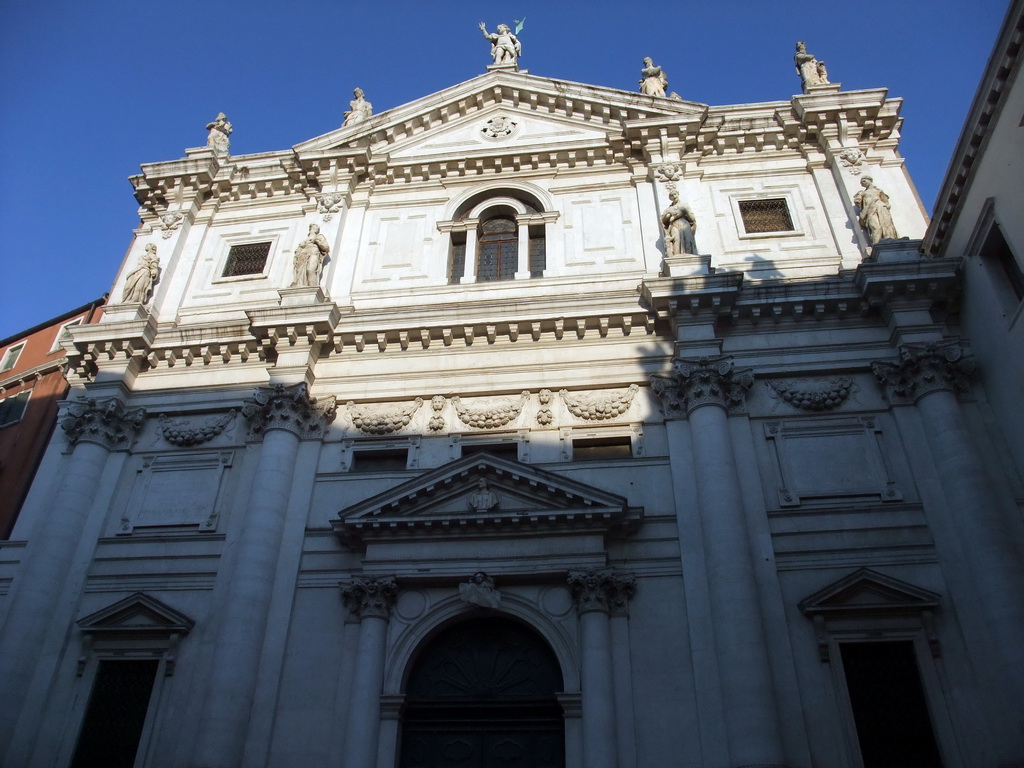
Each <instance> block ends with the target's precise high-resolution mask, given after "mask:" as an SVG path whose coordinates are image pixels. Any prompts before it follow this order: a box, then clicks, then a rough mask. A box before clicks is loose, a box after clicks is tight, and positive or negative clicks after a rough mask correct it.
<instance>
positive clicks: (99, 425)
mask: <svg viewBox="0 0 1024 768" xmlns="http://www.w3.org/2000/svg"><path fill="white" fill-rule="evenodd" d="M145 418H146V411H145V409H143V408H128V407H127V406H125V404H124V403H122V402H121V401H120V400H118V399H117V398H116V397H112V398H110V399H109V400H93V399H88V400H80V401H78V402H75V403H71V405H69V406H68V409H67V411H66V412H65V414H64V418H63V419H62V420H61V423H60V426H61V428H62V429H63V430H64V432H66V433H67V436H68V442H69V443H70V444H71V445H73V446H74V445H78V443H95V444H96V445H102V446H103V447H104V448H106V449H107V450H111V451H113V450H118V449H124V448H128V447H129V446H130V445H131V442H132V439H133V438H134V437H135V434H136V433H137V432H138V430H139V429H140V428H141V427H142V423H143V421H144V420H145Z"/></svg>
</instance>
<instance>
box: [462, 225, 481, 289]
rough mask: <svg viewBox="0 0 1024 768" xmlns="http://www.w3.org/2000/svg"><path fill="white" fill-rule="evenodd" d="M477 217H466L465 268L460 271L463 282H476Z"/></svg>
mask: <svg viewBox="0 0 1024 768" xmlns="http://www.w3.org/2000/svg"><path fill="white" fill-rule="evenodd" d="M479 223H480V220H479V219H466V268H465V271H463V273H462V281H461V282H463V283H475V282H476V232H477V225H478V224H479Z"/></svg>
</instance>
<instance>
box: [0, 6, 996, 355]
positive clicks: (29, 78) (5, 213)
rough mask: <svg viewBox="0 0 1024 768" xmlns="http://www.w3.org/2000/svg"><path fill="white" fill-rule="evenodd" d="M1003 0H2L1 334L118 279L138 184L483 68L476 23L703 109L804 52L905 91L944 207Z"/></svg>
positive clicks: (561, 68)
mask: <svg viewBox="0 0 1024 768" xmlns="http://www.w3.org/2000/svg"><path fill="white" fill-rule="evenodd" d="M1006 8H1007V4H1006V2H1005V0H975V2H973V3H972V4H971V5H970V7H969V10H968V7H967V5H966V4H965V3H963V2H957V1H955V0H929V1H927V2H926V1H925V0H902V2H901V0H889V1H888V2H881V1H876V0H862V1H861V2H850V3H836V2H830V1H829V0H819V2H816V3H810V2H790V1H789V0H777V1H776V2H774V3H766V2H763V1H762V2H748V1H747V0H719V2H710V1H708V0H691V1H687V0H678V1H677V2H669V1H666V0H662V2H658V3H655V2H650V0H648V2H645V3H638V2H632V3H630V2H614V3H613V2H604V1H603V0H596V1H594V2H589V3H587V4H585V5H584V4H575V3H558V2H552V1H551V0H548V1H547V2H535V1H534V0H521V1H518V2H507V3H506V2H494V3H486V2H475V3H466V2H456V1H454V0H453V1H452V2H436V1H435V2H430V0H426V1H424V0H419V2H412V1H410V0H390V2H387V3H384V2H376V3H371V2H349V0H332V1H330V2H327V1H325V0H318V1H317V2H314V1H313V0H288V1H287V2H285V1H284V0H280V1H278V2H275V1H273V0H248V1H247V2H241V1H240V0H203V1H202V2H194V1H193V0H178V1H177V2H172V3H152V2H145V0H133V1H132V2H121V1H120V0H90V1H88V2H84V1H83V0H53V1H52V2H46V3H41V2H29V1H28V0H0V249H2V250H0V253H2V259H3V264H4V270H3V275H4V277H3V280H2V281H0V338H3V337H6V336H8V335H10V334H13V333H16V332H18V331H20V330H22V329H25V328H28V327H30V326H32V325H35V324H36V323H39V322H42V321H44V320H46V319H48V318H50V317H53V316H55V315H58V314H60V313H62V312H64V311H65V310H67V309H71V308H73V307H76V306H78V305H80V304H84V303H86V302H88V301H90V300H91V299H93V298H96V297H98V296H99V295H101V294H103V293H104V292H106V291H108V290H109V289H110V285H111V283H112V281H113V279H114V275H115V272H116V270H117V268H118V266H119V265H120V263H121V260H122V258H123V256H124V254H125V251H126V250H127V248H128V246H129V245H130V243H131V238H132V229H133V228H134V227H135V226H137V224H138V215H137V204H136V202H135V200H134V198H133V197H132V188H131V185H130V184H129V183H128V181H127V177H128V176H129V175H131V174H133V173H137V172H138V168H139V165H140V164H141V163H149V162H157V161H162V160H172V159H176V158H179V157H183V156H184V148H185V147H192V146H199V145H202V144H203V143H205V140H206V131H205V125H206V123H207V122H208V121H210V120H212V119H213V118H214V116H215V115H216V114H217V112H218V111H224V112H226V113H227V115H228V117H229V119H230V120H231V122H232V123H233V124H234V128H235V132H234V135H233V136H232V153H233V154H245V153H250V152H266V151H272V150H279V149H284V148H287V147H291V146H293V145H295V144H298V143H300V142H302V141H305V140H307V139H310V138H312V137H314V136H317V135H320V134H322V133H326V132H327V131H330V130H333V129H335V128H337V127H338V126H339V125H340V123H341V120H342V113H343V111H344V109H345V108H346V105H347V103H348V100H349V99H350V98H351V92H352V88H353V87H355V86H360V87H362V88H363V89H364V90H365V91H366V96H367V98H368V99H369V100H370V101H372V102H373V105H374V109H375V111H376V112H381V111H383V110H385V109H388V108H391V107H394V106H397V105H399V104H403V103H405V102H408V101H411V100H413V99H416V98H419V97H421V96H425V95H427V94H429V93H432V92H434V91H438V90H441V89H442V88H446V87H448V86H450V85H454V84H455V83H458V82H461V81H463V80H467V79H469V78H471V77H474V76H476V75H478V74H481V73H482V72H483V71H484V67H485V65H486V64H488V63H489V56H488V50H489V46H488V44H487V42H486V41H485V40H484V39H483V37H482V36H481V34H480V31H479V30H478V29H477V24H478V23H479V22H480V21H485V22H487V25H488V28H489V29H491V30H493V28H494V27H496V26H497V24H498V23H500V22H506V23H512V20H513V19H521V18H523V17H524V16H525V17H526V25H525V28H524V30H523V32H522V34H521V35H520V38H521V41H522V44H523V58H522V60H521V62H520V63H521V66H523V67H525V68H527V69H529V70H530V72H531V73H532V74H536V75H543V76H547V77H555V78H562V79H566V80H574V81H578V82H585V83H593V84H597V85H602V86H608V87H612V88H622V89H625V90H630V91H632V90H635V89H636V87H637V79H638V76H639V69H640V66H641V60H642V59H643V57H644V56H651V57H652V58H653V59H654V61H655V63H657V64H659V65H661V66H662V67H663V68H664V70H665V72H666V73H667V74H668V78H669V89H670V90H674V91H678V93H679V94H680V95H681V96H682V97H683V98H684V99H686V100H688V101H696V102H701V103H705V104H739V103H746V102H761V101H778V100H786V99H789V98H790V97H791V96H792V95H793V94H794V93H797V92H799V85H800V84H799V78H798V77H797V75H796V72H795V70H794V68H793V58H792V57H793V45H794V43H795V42H796V41H797V40H806V41H807V48H808V51H809V52H810V53H811V54H813V55H815V56H816V57H817V58H819V59H821V60H824V61H825V62H827V64H828V71H829V76H830V78H831V79H832V81H833V82H841V83H842V84H843V89H844V90H854V89H859V88H877V87H887V88H888V89H889V94H890V96H894V97H901V98H903V99H904V105H903V113H902V114H903V116H904V118H905V124H904V129H903V141H902V144H901V152H902V154H903V156H904V157H906V158H907V167H908V168H909V170H910V174H911V176H912V177H913V179H914V181H915V183H916V185H917V188H918V190H919V192H920V195H921V198H922V200H923V202H924V204H925V206H926V208H927V209H928V210H929V211H930V210H931V208H932V206H933V203H934V200H935V196H936V194H937V193H938V187H939V184H940V183H941V181H942V177H943V174H944V173H945V170H946V166H947V164H948V161H949V156H950V154H951V152H952V149H953V146H954V144H955V142H956V140H957V137H958V136H959V133H960V129H961V127H962V124H963V120H964V117H965V115H966V112H967V109H968V107H969V105H970V101H971V99H972V97H973V95H974V91H975V89H976V87H977V84H978V80H979V78H980V76H981V73H982V71H983V69H984V67H985V63H986V62H987V60H988V56H989V53H990V51H991V48H992V45H993V43H994V42H995V37H996V33H997V31H998V28H999V25H1000V23H1001V21H1002V18H1003V15H1004V14H1005V12H1006Z"/></svg>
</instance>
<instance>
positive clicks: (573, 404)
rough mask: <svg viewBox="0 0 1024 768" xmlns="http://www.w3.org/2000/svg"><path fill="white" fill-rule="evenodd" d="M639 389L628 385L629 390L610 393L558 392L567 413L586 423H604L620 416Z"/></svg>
mask: <svg viewBox="0 0 1024 768" xmlns="http://www.w3.org/2000/svg"><path fill="white" fill-rule="evenodd" d="M639 389H640V387H638V386H637V385H636V384H630V386H629V389H626V390H616V391H612V392H579V393H576V394H571V393H570V392H569V390H567V389H563V390H560V391H559V392H558V394H559V395H560V396H561V398H562V401H563V402H564V403H565V405H566V407H567V408H568V409H569V413H571V414H572V415H573V416H575V417H576V418H579V419H585V420H587V421H605V420H607V419H614V418H615V417H616V416H621V415H622V414H624V413H625V412H626V411H628V410H629V406H631V405H632V404H633V397H634V395H636V393H637V391H638V390H639Z"/></svg>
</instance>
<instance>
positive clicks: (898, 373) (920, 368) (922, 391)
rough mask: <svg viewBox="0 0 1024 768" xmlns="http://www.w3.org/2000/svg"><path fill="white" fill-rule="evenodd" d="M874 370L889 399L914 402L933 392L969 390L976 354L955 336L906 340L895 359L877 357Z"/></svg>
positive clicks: (899, 401) (895, 401) (896, 401)
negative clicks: (918, 341) (970, 354)
mask: <svg viewBox="0 0 1024 768" xmlns="http://www.w3.org/2000/svg"><path fill="white" fill-rule="evenodd" d="M871 370H872V371H874V374H875V377H876V378H877V379H878V381H879V383H880V384H881V385H882V386H883V387H885V394H886V396H887V397H888V398H889V402H890V403H894V404H900V403H914V402H916V401H917V400H919V399H920V398H922V397H924V396H925V395H927V394H929V393H930V392H937V391H940V390H946V391H948V392H952V393H954V394H959V393H961V392H966V391H967V390H968V389H969V388H970V383H971V379H972V378H973V376H974V372H975V364H974V360H973V358H970V357H966V356H965V355H964V352H963V349H961V347H960V344H959V342H958V341H957V340H956V339H951V340H949V341H939V342H929V343H923V344H903V345H901V346H900V347H899V350H898V359H897V361H896V362H895V363H891V362H887V361H884V360H878V361H875V362H873V363H872V364H871Z"/></svg>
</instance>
